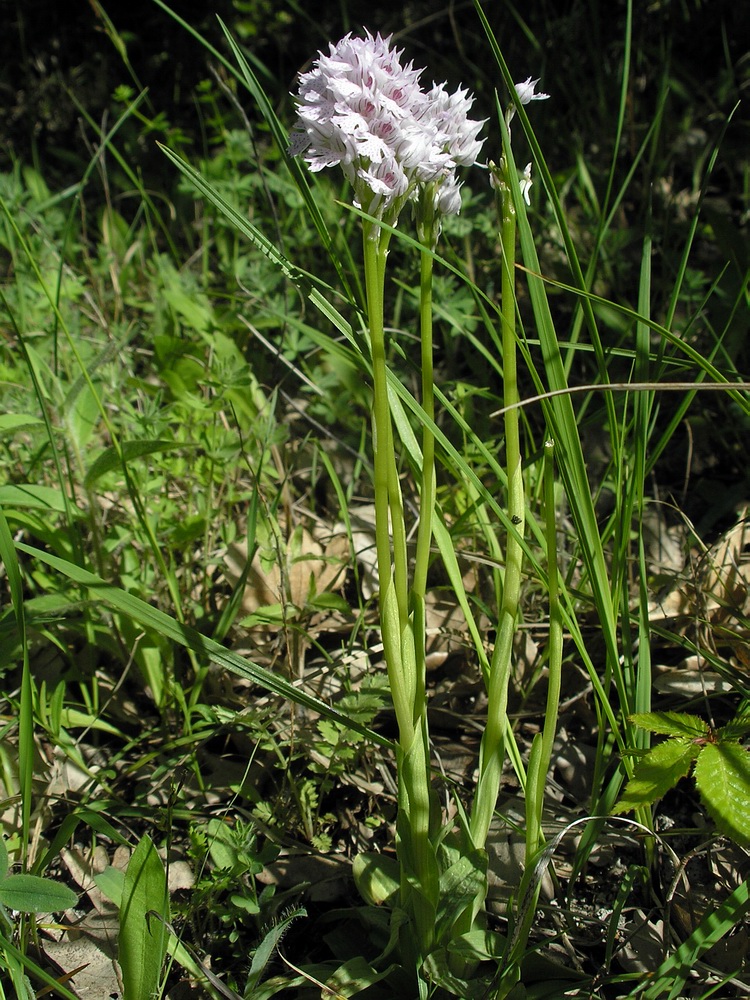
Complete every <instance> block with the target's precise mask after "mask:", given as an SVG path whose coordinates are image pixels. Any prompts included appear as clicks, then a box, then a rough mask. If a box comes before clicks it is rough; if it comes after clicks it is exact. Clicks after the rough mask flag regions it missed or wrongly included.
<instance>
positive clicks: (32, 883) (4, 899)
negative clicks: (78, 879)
mask: <svg viewBox="0 0 750 1000" xmlns="http://www.w3.org/2000/svg"><path fill="white" fill-rule="evenodd" d="M77 902H78V896H77V895H76V893H75V892H73V890H72V889H69V888H68V886H67V885H62V884H61V883H60V882H53V881H52V879H49V878H42V877H41V876H40V875H8V876H7V877H6V878H4V879H3V880H2V882H0V903H2V905H3V906H7V907H8V909H9V910H17V911H18V912H19V913H59V912H60V911H61V910H68V909H70V907H71V906H75V905H76V903H77Z"/></svg>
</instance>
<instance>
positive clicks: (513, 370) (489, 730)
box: [471, 169, 525, 847]
mask: <svg viewBox="0 0 750 1000" xmlns="http://www.w3.org/2000/svg"><path fill="white" fill-rule="evenodd" d="M511 183H517V181H516V180H515V178H509V177H508V175H507V169H505V170H504V171H503V186H504V190H502V191H501V194H502V195H503V197H502V203H503V211H502V228H501V243H502V254H503V260H502V264H503V274H502V303H501V308H502V312H501V323H502V351H503V386H504V400H503V402H504V406H505V460H506V467H507V474H508V516H509V517H510V520H511V523H512V524H513V525H514V530H513V531H510V532H509V533H508V543H507V553H506V562H505V576H504V580H503V596H502V602H501V606H500V616H499V621H498V635H497V640H496V643H495V649H494V652H493V656H492V663H491V664H490V683H489V689H488V704H487V726H486V728H485V731H484V735H483V737H482V745H481V749H480V754H479V780H478V783H477V791H476V795H475V798H474V807H473V809H472V815H471V835H472V840H473V842H474V846H475V847H484V845H485V843H486V840H487V834H488V832H489V828H490V822H491V821H492V816H493V814H494V811H495V805H496V803H497V795H498V791H499V789H500V777H501V774H502V768H503V757H504V749H505V747H504V736H505V731H506V726H507V712H508V686H509V682H510V673H511V665H512V654H513V637H514V634H515V626H516V617H517V615H518V605H519V601H520V595H521V567H522V559H523V550H522V548H521V539H522V537H523V528H524V517H525V513H524V510H525V504H524V490H523V469H522V465H521V438H520V411H519V409H518V407H516V406H515V405H514V404H516V403H517V402H518V381H517V365H516V308H515V294H514V292H515V289H514V267H515V259H516V213H515V208H514V205H513V199H512V197H511V195H510V190H509V185H510V184H511Z"/></svg>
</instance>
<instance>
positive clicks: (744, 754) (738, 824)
mask: <svg viewBox="0 0 750 1000" xmlns="http://www.w3.org/2000/svg"><path fill="white" fill-rule="evenodd" d="M695 782H696V784H697V786H698V791H699V792H700V796H701V799H702V801H703V804H704V805H705V807H706V809H707V810H708V812H709V814H710V816H711V818H712V819H713V821H714V823H716V826H717V827H718V829H719V830H721V832H722V833H724V834H726V836H727V837H730V838H731V839H732V840H734V841H735V843H737V844H740V845H742V846H743V847H748V846H750V753H748V751H747V750H746V749H745V748H744V747H742V746H740V745H739V743H734V742H727V743H709V744H707V745H706V746H705V747H703V749H702V751H701V755H700V757H699V758H698V760H697V761H696V764H695Z"/></svg>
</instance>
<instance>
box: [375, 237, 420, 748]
mask: <svg viewBox="0 0 750 1000" xmlns="http://www.w3.org/2000/svg"><path fill="white" fill-rule="evenodd" d="M387 252H388V251H387V236H386V235H385V234H384V233H383V232H382V231H380V232H375V231H374V227H373V225H372V224H370V223H365V224H364V262H365V288H366V291H367V312H368V319H369V325H370V349H371V352H372V381H373V389H372V391H373V400H372V423H373V447H374V456H373V458H374V468H375V472H374V488H375V545H376V551H377V561H378V578H379V580H380V618H381V632H382V637H383V648H384V653H385V662H386V667H387V668H388V680H389V683H390V688H391V696H392V698H393V706H394V709H395V711H396V720H397V722H398V729H399V741H400V743H401V745H402V746H403V747H404V749H408V748H409V747H410V746H411V744H412V742H413V740H414V731H415V730H414V694H415V683H414V678H413V677H409V676H408V664H404V662H403V656H402V644H403V637H404V632H405V630H406V629H408V628H409V617H408V615H409V612H408V582H407V580H406V531H405V527H404V518H403V505H402V502H401V491H400V488H399V485H398V470H397V469H396V459H395V453H394V444H393V429H392V426H391V411H390V405H389V402H388V379H387V369H386V363H385V330H384V325H383V299H384V286H385V262H386V257H387ZM405 668H406V669H405Z"/></svg>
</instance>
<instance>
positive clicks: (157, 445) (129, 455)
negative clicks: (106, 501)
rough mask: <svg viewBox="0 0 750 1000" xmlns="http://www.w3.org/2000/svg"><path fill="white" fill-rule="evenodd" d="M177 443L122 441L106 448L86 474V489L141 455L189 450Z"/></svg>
mask: <svg viewBox="0 0 750 1000" xmlns="http://www.w3.org/2000/svg"><path fill="white" fill-rule="evenodd" d="M190 447H191V445H187V444H184V443H181V442H177V441H123V442H122V443H121V444H120V447H119V449H118V448H114V447H112V448H107V449H106V451H103V452H102V454H101V455H99V457H98V458H97V459H96V461H95V462H94V464H93V465H92V466H91V468H90V469H89V471H88V472H87V473H86V478H85V480H84V483H85V485H86V486H87V487H89V486H93V484H94V483H95V482H96V481H97V480H98V479H101V478H102V476H105V475H106V474H107V473H108V472H114V471H115V470H116V469H121V468H122V466H123V463H127V462H129V461H131V460H132V459H134V458H141V457H142V456H143V455H153V454H154V453H155V452H161V451H177V450H184V449H185V448H190Z"/></svg>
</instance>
